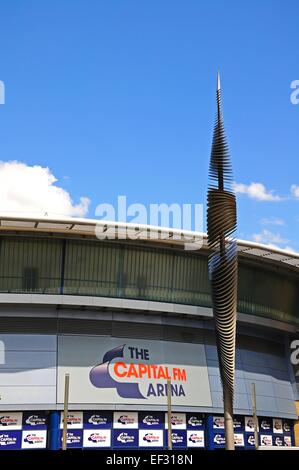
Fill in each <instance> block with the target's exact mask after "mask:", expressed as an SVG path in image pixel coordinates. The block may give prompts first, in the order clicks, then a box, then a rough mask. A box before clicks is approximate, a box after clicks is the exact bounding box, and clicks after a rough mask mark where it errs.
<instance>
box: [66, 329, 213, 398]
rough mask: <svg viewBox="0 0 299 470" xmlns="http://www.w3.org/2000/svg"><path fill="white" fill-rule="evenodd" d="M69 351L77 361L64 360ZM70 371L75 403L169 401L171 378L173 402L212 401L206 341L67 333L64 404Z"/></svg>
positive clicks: (71, 390)
mask: <svg viewBox="0 0 299 470" xmlns="http://www.w3.org/2000/svg"><path fill="white" fill-rule="evenodd" d="M69 357H71V358H72V363H71V364H70V365H65V364H66V363H67V358H69ZM182 358H183V363H182ZM65 373H69V374H70V376H71V378H72V386H71V387H70V397H69V401H70V403H85V404H88V403H90V404H92V403H103V404H115V403H116V404H124V403H126V404H134V405H136V404H137V405H139V406H141V407H142V406H143V405H165V403H166V401H167V380H168V379H171V394H172V404H173V405H174V406H207V407H210V406H212V401H211V394H210V385H209V380H208V369H207V364H206V356H205V350H204V346H203V345H201V344H188V343H175V342H171V341H146V340H138V339H135V340H134V339H132V338H130V339H126V338H112V337H109V336H107V337H105V336H102V337H97V336H73V335H70V336H68V335H63V336H59V337H58V403H61V404H62V403H63V398H64V376H65Z"/></svg>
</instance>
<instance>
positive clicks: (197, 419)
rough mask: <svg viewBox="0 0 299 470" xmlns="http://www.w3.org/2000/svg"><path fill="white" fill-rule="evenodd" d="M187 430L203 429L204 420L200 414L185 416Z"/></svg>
mask: <svg viewBox="0 0 299 470" xmlns="http://www.w3.org/2000/svg"><path fill="white" fill-rule="evenodd" d="M186 423H187V429H204V428H205V418H204V416H203V415H202V414H200V413H187V416H186Z"/></svg>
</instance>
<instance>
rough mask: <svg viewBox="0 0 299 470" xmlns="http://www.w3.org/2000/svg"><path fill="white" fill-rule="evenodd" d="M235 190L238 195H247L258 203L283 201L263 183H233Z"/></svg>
mask: <svg viewBox="0 0 299 470" xmlns="http://www.w3.org/2000/svg"><path fill="white" fill-rule="evenodd" d="M233 189H234V191H235V192H236V193H240V194H246V195H247V196H248V197H250V198H251V199H257V200H258V201H281V200H282V198H281V197H280V196H277V195H276V194H273V191H270V190H268V189H266V187H265V186H264V185H263V184H262V183H251V184H243V183H233Z"/></svg>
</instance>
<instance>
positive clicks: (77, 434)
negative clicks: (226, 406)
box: [0, 411, 293, 450]
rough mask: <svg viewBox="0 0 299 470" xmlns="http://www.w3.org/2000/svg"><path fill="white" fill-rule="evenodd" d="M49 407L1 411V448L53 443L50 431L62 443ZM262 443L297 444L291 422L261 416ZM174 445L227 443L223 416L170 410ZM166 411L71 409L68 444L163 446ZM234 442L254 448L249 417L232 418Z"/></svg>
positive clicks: (218, 445) (266, 444) (237, 444)
mask: <svg viewBox="0 0 299 470" xmlns="http://www.w3.org/2000/svg"><path fill="white" fill-rule="evenodd" d="M49 417H50V413H49V412H48V413H47V412H40V411H38V412H4V413H2V414H1V412H0V450H6V449H11V450H13V449H42V448H43V449H45V448H49V434H50V433H53V432H54V433H56V435H57V441H59V442H57V447H60V446H61V439H62V429H63V413H60V420H59V421H58V422H57V429H56V430H55V429H53V425H51V426H52V427H51V426H50V419H49ZM258 421H259V423H258V424H259V429H258V431H259V445H261V446H291V445H293V422H292V421H291V420H286V419H280V418H267V417H265V418H262V417H259V419H258ZM171 426H172V445H173V448H176V447H177V448H192V447H199V448H209V449H215V448H221V447H224V446H225V436H224V419H223V417H222V416H211V415H202V414H199V413H172V416H171ZM167 428H168V417H167V413H163V412H141V411H139V412H137V411H133V412H127V411H114V412H112V411H103V412H102V411H84V412H83V411H70V412H69V414H68V419H67V446H68V447H70V448H106V449H107V448H115V449H121V448H132V449H138V448H149V447H150V448H165V447H167V439H168V437H167ZM234 428H235V445H236V447H239V448H252V447H254V444H255V443H254V424H253V419H252V417H250V416H237V417H235V419H234Z"/></svg>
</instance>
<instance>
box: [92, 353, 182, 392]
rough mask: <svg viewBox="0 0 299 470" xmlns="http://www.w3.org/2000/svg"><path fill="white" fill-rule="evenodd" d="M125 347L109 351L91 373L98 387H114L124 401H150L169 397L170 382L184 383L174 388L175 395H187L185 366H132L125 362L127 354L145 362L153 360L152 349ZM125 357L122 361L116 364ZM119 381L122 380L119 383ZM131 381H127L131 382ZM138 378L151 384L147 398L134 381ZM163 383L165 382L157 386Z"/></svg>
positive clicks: (174, 385)
mask: <svg viewBox="0 0 299 470" xmlns="http://www.w3.org/2000/svg"><path fill="white" fill-rule="evenodd" d="M125 346H126V345H125V344H123V345H121V346H118V347H116V348H114V349H111V350H109V351H107V352H106V353H105V354H104V357H103V361H102V362H101V363H100V364H98V365H96V366H94V367H93V368H92V369H91V371H90V373H89V379H90V382H91V383H92V384H93V385H94V386H95V387H98V388H114V389H116V391H117V393H118V395H119V396H120V397H121V398H137V399H143V400H146V399H147V398H148V397H150V396H154V397H157V396H165V397H166V396H167V380H168V379H171V380H173V381H174V382H182V384H177V383H173V384H172V385H171V394H172V396H179V397H180V396H186V394H185V390H184V386H183V384H184V383H185V382H186V381H187V374H186V369H184V368H182V367H173V366H166V365H163V364H151V363H144V362H143V363H139V362H138V363H131V362H130V363H128V362H127V361H126V359H125V352H126V354H127V355H129V360H132V359H133V360H134V359H135V360H136V359H142V360H143V361H149V360H150V356H149V350H148V349H140V348H136V347H132V346H128V347H127V348H126V350H125ZM118 358H121V359H122V360H119V361H115V359H118ZM117 379H118V380H117ZM128 379H129V381H126V380H128ZM131 379H135V380H136V379H137V380H138V382H139V381H140V382H143V383H144V382H145V381H151V382H150V383H148V384H147V391H146V392H145V395H144V394H142V393H141V391H140V388H139V385H140V384H139V383H138V382H136V381H135V382H131V381H130V380H131ZM156 381H160V382H162V383H157V382H156Z"/></svg>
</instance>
